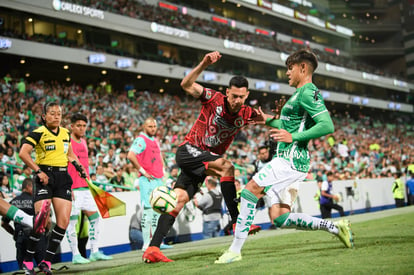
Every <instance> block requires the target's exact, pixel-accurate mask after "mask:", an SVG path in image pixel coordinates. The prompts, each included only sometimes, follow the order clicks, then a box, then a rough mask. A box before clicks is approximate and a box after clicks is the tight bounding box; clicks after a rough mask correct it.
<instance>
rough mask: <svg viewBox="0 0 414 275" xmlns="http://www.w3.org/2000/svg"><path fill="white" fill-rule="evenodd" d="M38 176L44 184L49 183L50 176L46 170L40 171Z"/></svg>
mask: <svg viewBox="0 0 414 275" xmlns="http://www.w3.org/2000/svg"><path fill="white" fill-rule="evenodd" d="M37 177H38V178H39V181H40V183H41V184H42V185H47V184H48V183H49V177H48V176H47V175H46V173H45V172H43V171H42V172H40V173H39V174H37Z"/></svg>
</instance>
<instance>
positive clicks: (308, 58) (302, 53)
mask: <svg viewBox="0 0 414 275" xmlns="http://www.w3.org/2000/svg"><path fill="white" fill-rule="evenodd" d="M301 62H307V63H309V64H310V65H311V66H312V69H313V70H312V72H314V71H315V70H316V68H317V67H318V58H317V57H316V55H315V54H314V53H313V52H311V51H310V50H308V49H301V50H298V51H296V52H294V53H292V54H291V55H290V56H289V57H288V58H287V59H286V66H287V67H289V66H291V65H294V64H299V63H301Z"/></svg>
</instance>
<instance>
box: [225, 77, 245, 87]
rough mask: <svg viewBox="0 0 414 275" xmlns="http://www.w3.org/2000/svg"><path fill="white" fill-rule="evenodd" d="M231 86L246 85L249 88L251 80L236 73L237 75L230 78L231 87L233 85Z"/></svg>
mask: <svg viewBox="0 0 414 275" xmlns="http://www.w3.org/2000/svg"><path fill="white" fill-rule="evenodd" d="M231 86H235V87H237V88H243V87H246V88H247V89H248V88H249V81H247V79H246V78H245V77H244V76H241V75H236V76H233V77H232V78H231V79H230V82H229V87H231Z"/></svg>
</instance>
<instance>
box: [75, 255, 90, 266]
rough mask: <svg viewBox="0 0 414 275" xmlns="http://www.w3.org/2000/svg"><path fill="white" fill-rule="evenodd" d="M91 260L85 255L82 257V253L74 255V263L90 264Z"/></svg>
mask: <svg viewBox="0 0 414 275" xmlns="http://www.w3.org/2000/svg"><path fill="white" fill-rule="evenodd" d="M90 262H91V261H89V260H88V259H85V258H84V257H82V255H81V254H78V255H73V257H72V263H73V264H88V263H90Z"/></svg>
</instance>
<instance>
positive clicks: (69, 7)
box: [52, 0, 104, 20]
mask: <svg viewBox="0 0 414 275" xmlns="http://www.w3.org/2000/svg"><path fill="white" fill-rule="evenodd" d="M52 6H53V9H54V10H56V11H63V12H69V13H73V14H78V15H82V16H88V17H92V18H99V19H102V20H103V19H104V12H103V11H101V10H97V9H94V8H90V7H85V6H82V5H77V4H73V3H68V2H64V1H60V0H53V2H52Z"/></svg>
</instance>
